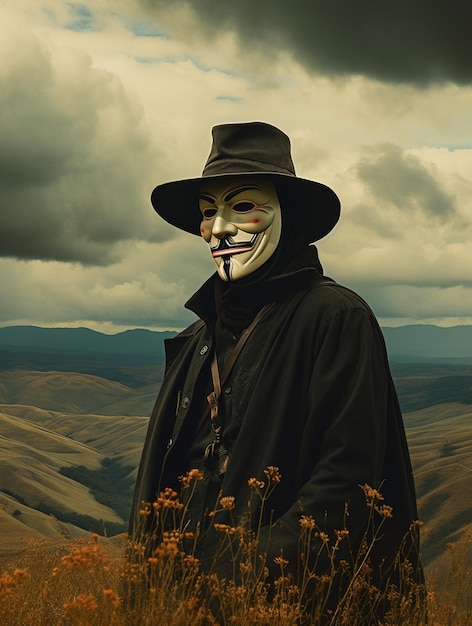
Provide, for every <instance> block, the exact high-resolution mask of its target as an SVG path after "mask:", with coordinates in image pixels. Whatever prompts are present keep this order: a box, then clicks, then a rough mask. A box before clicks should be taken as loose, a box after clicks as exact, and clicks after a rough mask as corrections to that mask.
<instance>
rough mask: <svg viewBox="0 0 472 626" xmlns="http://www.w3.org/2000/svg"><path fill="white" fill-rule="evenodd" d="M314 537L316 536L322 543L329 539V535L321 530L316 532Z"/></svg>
mask: <svg viewBox="0 0 472 626" xmlns="http://www.w3.org/2000/svg"><path fill="white" fill-rule="evenodd" d="M315 537H318V539H321V541H322V542H323V543H328V541H329V536H328V535H327V534H326V533H325V532H323V531H322V530H320V532H319V533H316V535H315Z"/></svg>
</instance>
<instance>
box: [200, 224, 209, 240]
mask: <svg viewBox="0 0 472 626" xmlns="http://www.w3.org/2000/svg"><path fill="white" fill-rule="evenodd" d="M200 232H201V234H202V237H203V239H204V240H205V241H206V242H208V241H210V239H211V228H210V227H209V226H206V225H205V223H204V222H202V224H201V225H200Z"/></svg>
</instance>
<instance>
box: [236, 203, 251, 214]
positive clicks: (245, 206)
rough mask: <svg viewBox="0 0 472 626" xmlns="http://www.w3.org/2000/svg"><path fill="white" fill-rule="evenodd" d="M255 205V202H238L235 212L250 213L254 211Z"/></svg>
mask: <svg viewBox="0 0 472 626" xmlns="http://www.w3.org/2000/svg"><path fill="white" fill-rule="evenodd" d="M255 207H256V205H255V204H254V202H247V201H241V202H236V204H235V205H234V206H233V211H234V212H235V213H248V212H249V211H252V210H253V209H254V208H255Z"/></svg>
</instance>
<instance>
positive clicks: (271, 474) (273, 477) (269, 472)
mask: <svg viewBox="0 0 472 626" xmlns="http://www.w3.org/2000/svg"><path fill="white" fill-rule="evenodd" d="M264 474H265V475H266V476H267V480H268V481H269V484H276V483H279V482H280V481H281V479H282V475H281V474H280V472H279V468H278V467H275V465H269V466H268V467H267V468H266V469H265V470H264Z"/></svg>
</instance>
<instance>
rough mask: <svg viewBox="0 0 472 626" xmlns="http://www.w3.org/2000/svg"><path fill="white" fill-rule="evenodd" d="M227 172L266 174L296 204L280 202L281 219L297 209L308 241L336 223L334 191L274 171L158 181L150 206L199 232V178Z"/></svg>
mask: <svg viewBox="0 0 472 626" xmlns="http://www.w3.org/2000/svg"><path fill="white" fill-rule="evenodd" d="M231 176H263V177H265V178H270V179H271V180H272V182H273V183H274V186H275V188H276V190H277V191H278V192H283V193H284V196H292V197H293V202H294V204H295V203H296V207H295V206H292V207H287V206H285V207H284V204H286V203H285V202H282V203H281V209H282V221H283V215H284V212H285V211H289V210H290V211H291V212H295V211H299V213H300V220H301V222H302V223H303V231H304V233H305V234H306V236H307V241H308V242H309V243H312V242H314V241H318V240H319V239H321V238H323V237H325V236H326V235H327V234H328V233H329V232H330V231H331V230H332V229H333V228H334V226H335V225H336V223H337V221H338V220H339V215H340V212H341V203H340V201H339V198H338V196H337V195H336V194H335V192H334V191H333V190H332V189H331V188H330V187H328V186H327V185H323V184H322V183H318V182H315V181H313V180H307V179H305V178H298V177H297V176H289V175H286V174H278V173H274V172H247V173H243V172H241V173H240V172H238V173H234V174H231V173H225V174H219V175H215V176H204V177H200V178H190V179H186V180H177V181H172V182H169V183H164V184H162V185H158V186H157V187H156V188H155V189H154V190H153V192H152V194H151V202H152V206H153V207H154V210H155V211H156V213H157V214H158V215H160V216H161V217H162V218H163V219H164V220H165V221H166V222H168V223H169V224H172V226H175V227H177V228H179V229H181V230H184V231H186V232H188V233H191V234H192V235H198V236H200V235H201V232H200V224H201V221H202V215H201V213H200V209H199V206H198V196H199V193H200V186H201V185H202V183H203V182H206V181H209V180H216V179H220V178H229V177H231Z"/></svg>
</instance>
